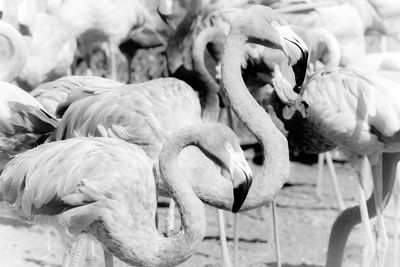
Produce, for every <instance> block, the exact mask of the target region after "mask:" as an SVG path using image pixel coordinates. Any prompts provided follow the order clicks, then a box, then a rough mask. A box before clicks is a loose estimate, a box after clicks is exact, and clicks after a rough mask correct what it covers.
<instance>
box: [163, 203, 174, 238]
mask: <svg viewBox="0 0 400 267" xmlns="http://www.w3.org/2000/svg"><path fill="white" fill-rule="evenodd" d="M174 226H175V202H174V200H173V199H172V198H171V199H170V201H169V207H168V214H167V222H166V225H165V232H166V235H167V236H171V235H172V234H173V233H174Z"/></svg>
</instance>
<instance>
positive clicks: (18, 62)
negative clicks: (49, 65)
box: [0, 21, 27, 82]
mask: <svg viewBox="0 0 400 267" xmlns="http://www.w3.org/2000/svg"><path fill="white" fill-rule="evenodd" d="M0 35H2V36H3V37H4V38H5V39H7V40H8V41H9V43H10V46H11V49H10V50H11V58H10V59H9V63H8V64H7V65H6V67H5V68H4V71H2V72H0V80H1V81H5V82H11V81H13V80H14V79H15V78H16V77H17V76H18V75H19V73H20V72H21V70H22V68H23V67H24V65H25V62H26V59H27V48H26V45H25V41H24V39H23V38H22V36H21V34H20V33H19V32H18V31H17V30H16V29H15V28H14V27H13V26H11V25H9V24H8V23H6V22H3V21H0Z"/></svg>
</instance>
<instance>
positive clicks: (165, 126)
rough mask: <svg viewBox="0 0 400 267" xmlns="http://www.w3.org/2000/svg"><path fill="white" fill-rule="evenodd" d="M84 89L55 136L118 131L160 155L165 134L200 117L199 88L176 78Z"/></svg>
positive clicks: (112, 134)
mask: <svg viewBox="0 0 400 267" xmlns="http://www.w3.org/2000/svg"><path fill="white" fill-rule="evenodd" d="M82 94H86V95H85V96H87V97H83V98H82V99H79V98H78V99H79V100H78V101H75V102H73V103H71V104H70V106H69V107H68V109H67V110H66V112H65V114H64V115H63V117H62V120H61V123H60V125H59V127H58V128H57V130H56V131H55V132H54V134H53V135H52V138H51V140H62V139H67V138H73V137H77V136H108V137H115V138H120V139H123V140H125V141H127V142H130V143H134V144H138V145H140V146H141V147H142V148H143V149H144V150H145V151H146V153H148V155H149V156H150V157H151V158H153V159H157V158H158V153H159V151H160V150H161V147H162V144H163V143H164V142H165V140H166V138H168V137H169V136H170V135H171V134H172V133H174V132H176V131H177V130H179V129H181V128H182V127H185V126H189V125H192V124H197V123H200V122H201V119H200V114H201V113H200V112H201V108H200V103H199V100H198V97H197V96H196V94H195V92H194V91H193V89H192V88H191V87H190V86H188V85H187V84H186V83H184V82H182V81H179V80H177V79H174V78H165V79H156V80H153V81H150V82H145V83H140V84H133V85H126V86H122V87H119V88H117V89H115V90H103V91H99V92H92V93H91V92H82Z"/></svg>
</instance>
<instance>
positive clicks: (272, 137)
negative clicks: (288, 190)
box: [222, 24, 289, 210]
mask: <svg viewBox="0 0 400 267" xmlns="http://www.w3.org/2000/svg"><path fill="white" fill-rule="evenodd" d="M247 26H251V24H247ZM254 31H255V29H253V27H246V24H245V25H242V27H238V28H231V32H230V34H229V36H228V38H227V41H226V43H225V51H224V55H223V57H222V81H223V86H224V91H225V93H226V95H227V96H228V99H229V101H230V104H231V107H232V109H233V110H234V112H235V113H236V115H237V116H238V117H239V119H240V120H241V121H242V122H243V123H244V125H245V126H246V127H247V128H248V129H249V130H250V131H251V132H252V133H253V134H254V135H255V137H256V138H257V140H258V141H259V142H260V143H261V145H262V147H263V152H264V164H263V166H262V170H261V172H260V173H259V174H258V175H257V177H255V178H254V180H253V185H252V187H251V188H250V191H249V193H248V196H247V198H246V201H245V203H244V204H243V206H242V208H241V210H246V209H250V208H254V207H257V206H261V205H264V204H266V203H268V202H270V201H272V200H273V198H274V197H275V195H276V193H277V192H278V191H279V190H280V188H281V187H282V186H283V184H284V183H285V182H286V181H287V179H288V176H289V152H288V144H287V140H286V138H285V137H284V136H283V135H282V134H281V132H280V131H279V130H278V129H277V128H276V127H275V125H274V124H273V122H272V120H271V118H270V117H269V116H268V114H267V113H266V112H265V111H264V110H263V108H262V107H261V106H260V105H258V103H257V102H256V100H255V99H254V98H253V97H252V96H251V94H250V93H249V90H248V89H247V88H246V85H245V83H244V81H243V78H242V75H241V64H240V63H241V57H242V55H243V47H244V45H245V44H246V43H248V42H250V40H252V39H254V38H252V36H253V35H255V34H256V33H255V32H254ZM259 35H260V34H258V35H257V36H259ZM266 43H268V40H267V42H266ZM271 46H272V44H271Z"/></svg>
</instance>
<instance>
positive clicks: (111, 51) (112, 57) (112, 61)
mask: <svg viewBox="0 0 400 267" xmlns="http://www.w3.org/2000/svg"><path fill="white" fill-rule="evenodd" d="M107 44H108V45H107V46H108V52H109V55H110V72H111V79H113V80H114V81H116V80H117V59H116V51H115V48H114V46H113V45H112V44H111V43H110V42H108V43H107Z"/></svg>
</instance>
